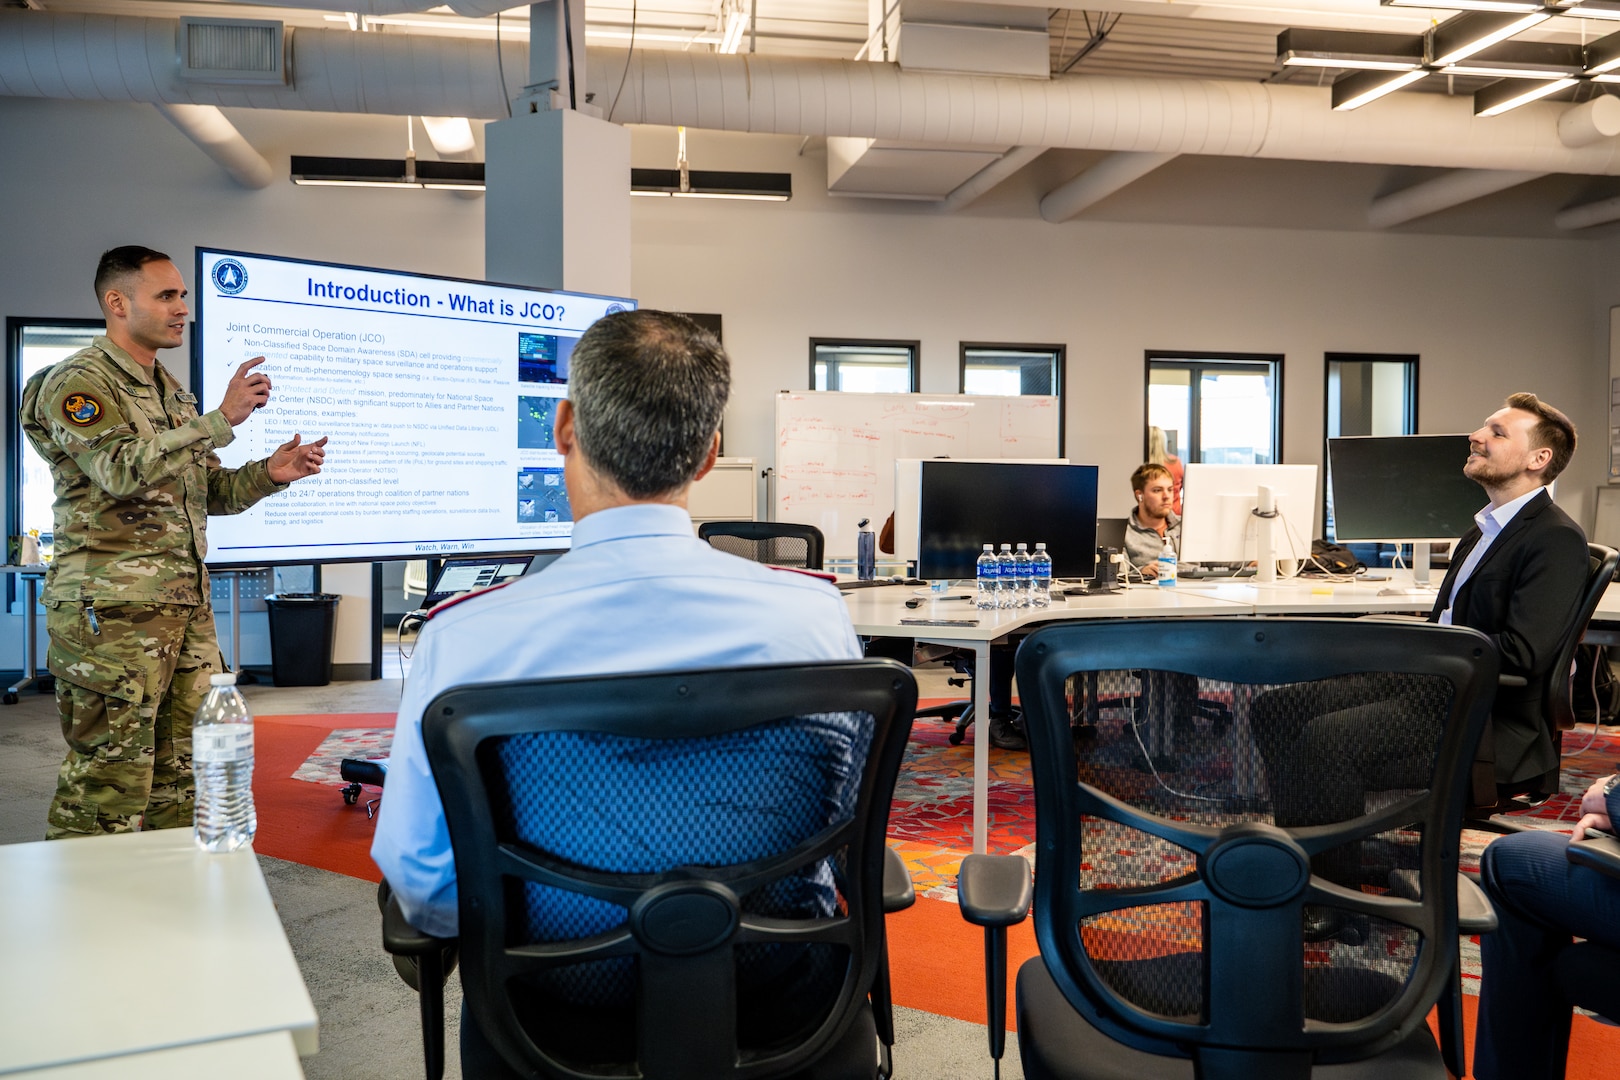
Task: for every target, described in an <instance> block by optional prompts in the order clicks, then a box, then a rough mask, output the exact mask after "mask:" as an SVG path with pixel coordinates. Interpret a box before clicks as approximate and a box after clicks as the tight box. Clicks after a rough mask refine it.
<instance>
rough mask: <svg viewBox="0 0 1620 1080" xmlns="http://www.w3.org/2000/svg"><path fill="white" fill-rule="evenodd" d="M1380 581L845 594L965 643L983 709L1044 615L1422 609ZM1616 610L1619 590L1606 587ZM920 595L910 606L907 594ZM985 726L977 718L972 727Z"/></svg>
mask: <svg viewBox="0 0 1620 1080" xmlns="http://www.w3.org/2000/svg"><path fill="white" fill-rule="evenodd" d="M1388 573H1389V575H1390V576H1389V577H1388V578H1387V579H1385V580H1378V581H1366V580H1363V579H1357V580H1354V581H1328V580H1324V579H1322V578H1295V579H1290V580H1283V581H1278V582H1275V583H1270V584H1263V585H1262V584H1256V583H1255V582H1254V581H1253V579H1249V578H1237V579H1231V580H1222V579H1215V578H1202V579H1195V580H1186V581H1180V582H1178V583H1177V584H1176V585H1175V587H1173V588H1163V587H1160V586H1157V585H1132V586H1129V587H1127V588H1126V589H1125V590H1124V591H1122V592H1115V593H1104V594H1101V595H1097V596H1084V597H1074V598H1070V599H1068V600H1064V599H1062V598H1054V599H1053V601H1052V605H1051V606H1050V607H1046V608H1014V609H1010V610H1002V609H998V610H994V611H980V610H979V609H978V608H977V607H976V606H974V604H973V602H972V601H962V600H945V601H935V600H930V599H927V598H926V594H927V589H925V588H923V587H921V586H906V585H888V586H879V587H876V588H866V589H851V590H849V591H847V592H845V593H844V599H845V601H846V602H847V603H848V605H849V615H850V620H851V621H852V622H854V624H855V632H856V633H858V634H862V635H867V636H873V637H910V638H915V639H917V640H918V641H925V642H929V643H931V644H942V645H955V646H958V647H960V648H964V649H967V648H971V649H972V650H973V653H974V658H975V668H974V670H975V673H976V674H975V678H974V680H973V715H974V717H975V718H983V717H988V716H989V715H990V679H989V672H990V647H991V645H993V644H995V643H997V642H1001V641H1005V640H1006V638H1007V636H1008V635H1009V634H1011V633H1014V632H1017V631H1027V630H1030V629H1032V628H1034V627H1035V626H1038V625H1039V624H1041V623H1044V622H1067V621H1070V620H1075V619H1133V618H1134V619H1141V618H1203V617H1223V616H1239V615H1326V616H1345V615H1366V614H1377V613H1427V612H1428V611H1429V609H1430V608H1431V607H1433V606H1434V597H1435V592H1434V591H1433V590H1430V589H1417V588H1415V587H1414V586H1413V584H1412V575H1411V571H1403V570H1395V571H1388ZM1610 591H1611V595H1613V596H1614V598H1615V600H1616V612H1617V617H1620V593H1616V592H1615V590H1614V589H1611V590H1610ZM946 592H947V595H952V596H961V595H964V594H968V593H972V592H973V586H972V584H971V583H969V584H967V585H965V586H953V587H952V588H950V589H948V590H946ZM919 598H920V599H922V603H921V604H920V605H919V606H918V607H916V608H915V609H912V608H907V607H906V606H905V605H906V601H907V600H912V599H919ZM904 618H910V619H921V620H930V621H933V620H938V621H942V622H943V621H947V620H949V621H956V620H972V619H976V620H978V624H977V625H975V626H950V625H927V624H921V625H918V624H905V623H902V622H901V621H900V620H901V619H904ZM984 730H986V729H985V728H984V727H982V726H981V727H980V728H979V731H980V732H983V731H984ZM989 777H990V740H989V739H988V738H981V737H978V736H977V735H976V736H975V738H974V739H973V850H974V852H975V853H979V854H983V853H984V851H985V846H986V842H987V839H988V836H989V825H990V809H989V807H990V780H989Z"/></svg>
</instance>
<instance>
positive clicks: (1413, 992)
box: [959, 618, 1497, 1080]
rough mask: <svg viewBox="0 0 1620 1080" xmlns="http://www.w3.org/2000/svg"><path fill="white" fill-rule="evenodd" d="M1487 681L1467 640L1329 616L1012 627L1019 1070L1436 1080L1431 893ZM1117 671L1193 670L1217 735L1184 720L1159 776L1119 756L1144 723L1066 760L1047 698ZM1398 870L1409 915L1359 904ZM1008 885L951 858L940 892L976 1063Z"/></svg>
mask: <svg viewBox="0 0 1620 1080" xmlns="http://www.w3.org/2000/svg"><path fill="white" fill-rule="evenodd" d="M1496 664H1497V658H1496V652H1495V650H1494V649H1493V648H1492V647H1491V645H1490V643H1489V641H1488V640H1487V639H1486V638H1485V637H1483V636H1482V635H1480V634H1478V633H1476V632H1474V631H1472V630H1466V629H1457V628H1445V627H1434V626H1422V625H1411V626H1399V625H1389V624H1378V623H1364V622H1358V621H1345V620H1329V619H1276V618H1271V619H1209V620H1185V621H1180V620H1168V621H1157V620H1155V621H1146V620H1144V621H1141V622H1137V621H1132V622H1128V623H1125V624H1083V623H1072V624H1066V625H1059V626H1051V627H1047V628H1044V629H1041V630H1039V631H1037V632H1036V633H1035V634H1033V635H1031V636H1030V637H1029V638H1028V639H1027V640H1026V641H1025V642H1024V645H1023V647H1022V648H1021V649H1020V651H1019V654H1018V664H1017V674H1018V681H1019V684H1020V686H1022V687H1023V695H1024V708H1025V712H1024V715H1025V720H1026V725H1027V733H1028V736H1029V740H1030V758H1031V761H1032V762H1033V764H1034V769H1035V799H1036V835H1037V849H1036V850H1037V853H1036V866H1035V889H1036V892H1037V895H1036V897H1035V899H1036V901H1037V902H1036V903H1035V905H1034V909H1035V919H1036V927H1035V929H1036V936H1037V939H1038V940H1039V942H1040V947H1041V955H1040V957H1038V958H1036V959H1034V960H1031V961H1029V962H1028V963H1026V964H1025V965H1024V966H1023V968H1022V969H1021V970H1020V972H1019V976H1018V1021H1019V1022H1018V1030H1019V1048H1020V1052H1021V1056H1022V1058H1023V1065H1024V1072H1025V1075H1026V1076H1029V1077H1031V1078H1053V1077H1062V1078H1082V1077H1084V1078H1088V1080H1116V1078H1117V1080H1124V1078H1127V1077H1129V1078H1133V1080H1134V1078H1149V1077H1194V1076H1197V1077H1200V1078H1202V1080H1227V1078H1232V1080H1235V1078H1238V1077H1243V1078H1245V1080H1249V1078H1271V1077H1279V1078H1281V1077H1288V1078H1302V1077H1307V1076H1313V1075H1314V1076H1319V1077H1333V1078H1336V1080H1337V1078H1346V1080H1347V1078H1350V1077H1357V1078H1359V1077H1363V1076H1366V1077H1374V1076H1376V1077H1379V1078H1380V1080H1383V1078H1396V1077H1399V1078H1405V1077H1440V1076H1443V1075H1444V1066H1443V1065H1442V1063H1441V1060H1440V1057H1439V1053H1438V1051H1437V1048H1436V1047H1435V1045H1434V1041H1433V1039H1432V1037H1431V1036H1430V1035H1429V1032H1428V1029H1427V1027H1426V1026H1425V1025H1424V1023H1423V1020H1424V1015H1425V1014H1426V1013H1427V1011H1428V1009H1429V1007H1430V1006H1431V1005H1432V1004H1433V1003H1434V1002H1435V1000H1436V998H1437V996H1438V995H1439V993H1440V991H1441V987H1442V985H1443V983H1444V981H1445V979H1446V978H1447V976H1448V975H1449V974H1450V972H1451V970H1452V966H1453V964H1454V962H1455V956H1456V953H1457V941H1456V933H1457V907H1456V892H1455V889H1453V888H1451V887H1449V886H1450V884H1451V883H1452V882H1454V881H1455V880H1456V874H1457V846H1458V845H1457V836H1458V832H1459V829H1460V826H1461V818H1462V807H1463V802H1464V799H1465V794H1466V790H1467V775H1468V765H1469V758H1470V755H1471V754H1472V752H1473V747H1474V743H1475V741H1476V740H1477V738H1478V736H1479V732H1480V730H1481V728H1482V726H1483V725H1484V723H1485V720H1486V716H1487V713H1488V708H1489V700H1490V699H1489V694H1490V688H1491V686H1492V685H1493V684H1494V681H1495V677H1496ZM1133 670H1147V671H1149V672H1164V673H1167V674H1169V673H1174V674H1181V675H1187V676H1194V677H1196V678H1197V679H1198V682H1199V687H1198V691H1199V696H1200V697H1210V698H1221V699H1224V700H1226V701H1227V702H1228V703H1229V704H1230V707H1231V710H1232V714H1233V721H1232V724H1231V725H1230V727H1229V728H1227V729H1226V730H1225V731H1224V732H1221V733H1219V734H1217V733H1216V732H1215V731H1214V730H1213V728H1206V727H1204V726H1203V725H1202V723H1197V724H1194V725H1193V726H1192V728H1191V729H1190V730H1191V735H1190V736H1188V737H1187V740H1186V741H1187V745H1186V746H1185V747H1184V751H1185V753H1184V756H1185V758H1186V764H1185V765H1184V768H1183V769H1182V771H1181V772H1180V773H1179V774H1177V775H1176V776H1175V777H1173V778H1167V777H1165V776H1163V775H1156V774H1155V775H1148V776H1144V775H1143V774H1142V773H1140V772H1138V771H1136V770H1135V769H1133V768H1132V767H1131V764H1130V763H1131V760H1132V758H1133V756H1134V755H1136V754H1139V753H1140V752H1141V748H1142V745H1143V743H1144V742H1145V739H1144V738H1143V737H1142V731H1143V729H1144V728H1145V727H1148V726H1151V725H1165V724H1168V723H1170V721H1172V720H1173V719H1176V718H1175V717H1172V716H1169V715H1166V714H1165V713H1164V712H1160V713H1159V714H1158V715H1148V716H1142V715H1138V716H1136V717H1133V718H1131V719H1130V720H1127V721H1126V722H1124V723H1123V724H1119V725H1115V724H1112V723H1109V722H1106V721H1105V723H1104V725H1103V729H1102V730H1101V731H1100V732H1099V733H1098V737H1097V739H1096V740H1095V741H1094V742H1092V743H1089V744H1086V746H1085V748H1084V753H1083V756H1081V757H1079V758H1078V759H1077V756H1076V753H1075V749H1074V745H1075V744H1074V742H1073V741H1072V740H1071V738H1070V737H1069V730H1068V724H1069V715H1070V712H1069V703H1068V701H1067V700H1066V698H1065V692H1064V688H1065V684H1066V683H1067V682H1068V680H1070V679H1071V678H1072V677H1074V676H1076V675H1085V674H1087V673H1090V672H1097V673H1099V679H1100V681H1101V682H1102V684H1103V685H1104V687H1107V686H1108V685H1109V684H1110V683H1113V682H1116V681H1118V682H1123V679H1122V678H1121V673H1123V672H1129V671H1133ZM1369 671H1370V672H1376V674H1368V672H1369ZM1396 868H1403V869H1409V870H1412V871H1414V872H1415V873H1416V874H1417V877H1418V881H1419V884H1420V887H1422V893H1421V895H1422V896H1423V897H1424V899H1423V900H1422V901H1408V900H1404V899H1401V898H1398V897H1394V896H1390V895H1388V894H1383V895H1379V894H1375V893H1369V892H1366V891H1364V890H1363V887H1364V886H1366V885H1368V884H1376V883H1379V882H1381V881H1386V880H1387V875H1388V872H1389V871H1390V870H1392V869H1396ZM1028 873H1029V872H1028V867H1027V864H1026V863H1024V862H1023V860H1022V859H1020V858H1018V857H1016V856H1013V857H1008V856H1002V857H993V856H970V857H969V859H968V860H966V861H964V863H963V866H962V874H961V878H960V880H959V896H960V897H961V900H962V911H963V914H964V917H966V918H968V920H969V921H971V922H975V923H977V924H979V925H982V926H985V927H986V935H987V948H986V956H987V957H988V958H989V959H990V961H991V969H992V970H991V971H990V973H989V974H988V976H987V980H988V982H987V985H988V988H989V991H990V997H991V1020H990V1028H991V1042H992V1047H991V1049H992V1054H993V1055H994V1054H996V1053H997V1052H998V1050H999V1047H998V1045H997V1035H998V1034H999V1032H1000V1031H1001V1028H1002V1027H1003V1026H1004V1014H1005V1001H1004V1000H1001V997H1002V995H1003V994H1004V989H1002V988H1004V987H1005V973H1004V970H1003V971H997V970H995V967H996V965H997V964H998V963H999V964H1001V965H1003V966H1004V964H1005V951H1004V948H1005V946H1004V935H1005V932H1006V931H1005V928H1006V926H1008V925H1010V924H1012V923H1014V922H1017V921H1020V920H1021V919H1022V918H1023V917H1024V914H1025V913H1026V912H1027V911H1028V908H1029V902H1030V889H1029V876H1028ZM1324 874H1325V875H1328V876H1321V875H1324ZM1442 884H1444V885H1446V886H1447V887H1441V886H1442ZM1351 931H1354V932H1353V933H1352V932H1351ZM1374 1055H1376V1056H1374ZM1189 1058H1190V1059H1191V1060H1187V1059H1189ZM1364 1059H1369V1060H1364Z"/></svg>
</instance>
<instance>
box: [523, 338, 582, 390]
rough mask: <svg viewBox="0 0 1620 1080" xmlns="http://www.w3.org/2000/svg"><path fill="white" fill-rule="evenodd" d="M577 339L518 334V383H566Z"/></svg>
mask: <svg viewBox="0 0 1620 1080" xmlns="http://www.w3.org/2000/svg"><path fill="white" fill-rule="evenodd" d="M573 353H574V339H573V338H571V337H566V338H565V337H558V336H557V335H556V334H519V335H518V382H526V383H565V382H567V381H568V358H569V357H570V356H572V355H573Z"/></svg>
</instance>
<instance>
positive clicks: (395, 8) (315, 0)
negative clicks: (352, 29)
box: [253, 0, 523, 19]
mask: <svg viewBox="0 0 1620 1080" xmlns="http://www.w3.org/2000/svg"><path fill="white" fill-rule="evenodd" d="M253 2H254V3H255V4H256V5H258V6H259V7H287V8H303V9H304V10H306V11H342V12H345V13H347V12H350V11H352V12H354V13H355V14H357V15H409V14H413V13H415V12H419V11H428V10H430V9H432V8H436V7H448V8H449V9H450V10H451V11H453V12H455V13H456V14H457V15H462V16H465V17H467V18H469V19H482V18H484V17H485V16H486V15H494V14H495V13H496V12H500V11H506V10H507V9H509V8H514V7H522V6H523V5H522V4H521V3H517V4H514V3H512V0H253Z"/></svg>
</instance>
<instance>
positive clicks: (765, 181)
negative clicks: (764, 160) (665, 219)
mask: <svg viewBox="0 0 1620 1080" xmlns="http://www.w3.org/2000/svg"><path fill="white" fill-rule="evenodd" d="M682 171H683V170H681V169H631V170H630V194H632V195H670V196H675V197H678V198H687V199H747V200H753V201H759V202H787V201H788V200H789V199H791V198H792V197H793V174H792V173H759V172H724V171H719V170H712V169H710V170H705V169H689V170H685V171H686V183H685V184H683V183H682V182H681V181H682V177H681V173H682Z"/></svg>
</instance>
